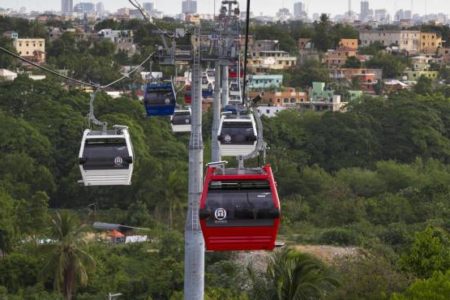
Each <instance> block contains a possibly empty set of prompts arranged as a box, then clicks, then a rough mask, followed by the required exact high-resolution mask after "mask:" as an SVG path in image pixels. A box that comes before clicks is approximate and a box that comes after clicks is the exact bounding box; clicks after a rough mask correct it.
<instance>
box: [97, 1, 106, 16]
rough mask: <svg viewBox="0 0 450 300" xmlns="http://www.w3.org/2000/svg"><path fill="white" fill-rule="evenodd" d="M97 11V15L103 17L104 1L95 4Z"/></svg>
mask: <svg viewBox="0 0 450 300" xmlns="http://www.w3.org/2000/svg"><path fill="white" fill-rule="evenodd" d="M95 12H96V13H97V16H99V17H103V15H104V14H105V6H104V5H103V2H97V4H96V5H95Z"/></svg>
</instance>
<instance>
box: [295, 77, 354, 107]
mask: <svg viewBox="0 0 450 300" xmlns="http://www.w3.org/2000/svg"><path fill="white" fill-rule="evenodd" d="M346 105H347V103H346V102H341V96H340V95H336V94H335V93H334V91H333V90H326V89H325V83H324V82H313V86H312V88H311V89H310V91H309V103H308V105H303V106H302V107H303V108H304V109H310V110H314V111H344V110H345V106H346Z"/></svg>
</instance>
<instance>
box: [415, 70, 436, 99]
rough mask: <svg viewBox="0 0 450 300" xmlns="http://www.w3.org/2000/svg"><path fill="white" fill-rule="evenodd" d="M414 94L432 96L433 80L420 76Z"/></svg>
mask: <svg viewBox="0 0 450 300" xmlns="http://www.w3.org/2000/svg"><path fill="white" fill-rule="evenodd" d="M414 92H415V93H417V94H420V95H431V94H432V93H433V80H431V79H430V78H428V77H425V76H423V75H422V76H420V78H419V80H417V84H416V85H415V86H414Z"/></svg>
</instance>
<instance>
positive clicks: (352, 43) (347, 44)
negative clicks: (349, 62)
mask: <svg viewBox="0 0 450 300" xmlns="http://www.w3.org/2000/svg"><path fill="white" fill-rule="evenodd" d="M339 47H344V48H348V49H352V50H357V49H358V39H341V40H340V41H339Z"/></svg>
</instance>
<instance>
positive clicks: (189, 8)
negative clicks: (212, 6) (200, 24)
mask: <svg viewBox="0 0 450 300" xmlns="http://www.w3.org/2000/svg"><path fill="white" fill-rule="evenodd" d="M181 6H182V8H181V12H182V13H183V14H186V15H192V14H196V13H197V1H196V0H185V1H183V2H182V3H181Z"/></svg>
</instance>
